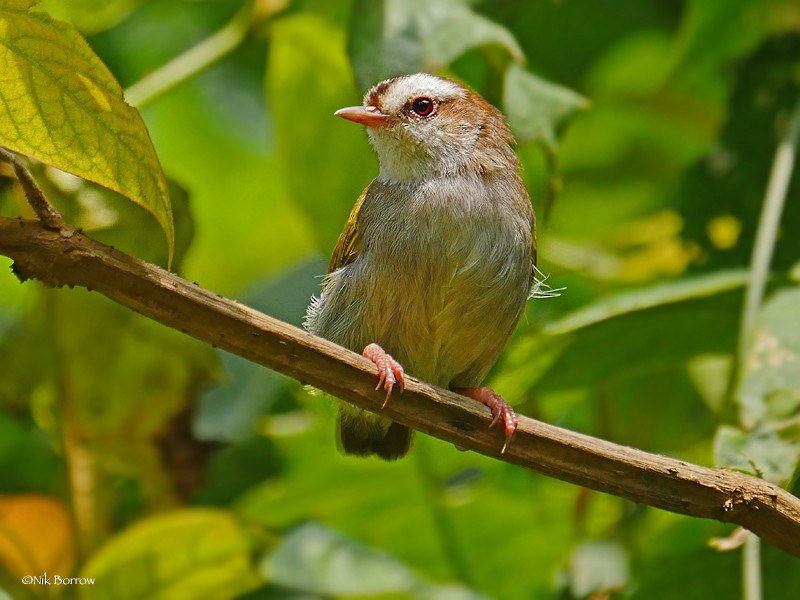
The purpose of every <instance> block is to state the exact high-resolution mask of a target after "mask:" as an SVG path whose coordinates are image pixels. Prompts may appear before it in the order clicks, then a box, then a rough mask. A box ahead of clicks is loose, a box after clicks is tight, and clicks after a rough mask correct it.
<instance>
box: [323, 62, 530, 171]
mask: <svg viewBox="0 0 800 600" xmlns="http://www.w3.org/2000/svg"><path fill="white" fill-rule="evenodd" d="M336 114H337V115H338V116H340V117H343V118H345V119H348V120H350V121H355V122H356V123H361V124H363V125H365V126H366V127H367V132H368V133H369V137H370V141H371V142H372V145H373V146H374V147H375V151H376V152H377V153H378V158H379V159H380V163H381V172H380V176H379V179H382V180H388V181H412V180H420V179H427V178H431V177H441V176H456V175H466V174H473V173H474V174H486V173H489V172H492V171H496V170H502V169H509V168H511V169H515V170H518V168H519V163H518V161H517V158H516V155H515V154H514V151H513V148H512V145H513V143H514V140H513V137H512V135H511V131H510V130H509V128H508V125H507V124H506V122H505V119H504V118H503V115H502V114H501V113H500V111H499V110H497V109H496V108H495V107H494V106H492V105H491V104H489V103H488V102H486V100H484V99H483V98H481V97H480V96H479V95H478V94H476V93H475V92H473V91H472V90H470V89H469V88H467V87H465V86H463V85H461V84H460V83H456V82H455V81H451V80H449V79H445V78H443V77H437V76H435V75H429V74H427V73H416V74H414V75H404V76H402V77H395V78H394V79H387V80H386V81H382V82H381V83H379V84H377V85H376V86H374V87H373V88H372V89H371V90H369V91H368V92H367V93H366V95H365V96H364V104H363V105H362V106H351V107H348V108H342V109H340V110H338V111H336Z"/></svg>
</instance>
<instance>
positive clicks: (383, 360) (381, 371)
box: [361, 343, 406, 408]
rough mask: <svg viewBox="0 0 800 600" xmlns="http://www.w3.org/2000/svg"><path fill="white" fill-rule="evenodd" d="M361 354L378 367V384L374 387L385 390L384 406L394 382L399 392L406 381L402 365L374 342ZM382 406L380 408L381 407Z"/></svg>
mask: <svg viewBox="0 0 800 600" xmlns="http://www.w3.org/2000/svg"><path fill="white" fill-rule="evenodd" d="M361 354H363V355H364V356H366V357H367V358H368V359H370V360H371V361H372V362H374V363H375V366H376V367H378V385H377V386H376V387H375V389H376V390H377V389H380V388H381V386H383V389H385V390H386V400H384V401H383V406H386V404H387V403H388V402H389V397H390V396H391V395H392V388H393V387H394V384H395V383H396V384H398V385H399V386H400V391H401V392H402V391H403V388H404V387H405V383H406V382H405V379H404V378H403V375H404V373H405V371H404V370H403V365H401V364H400V363H399V362H397V361H396V360H395V359H393V358H392V357H391V356H389V355H388V354H387V353H386V351H385V350H384V349H383V348H381V347H380V346H378V344H375V343H372V344H369V345H368V346H367V347H366V348H364V351H363V352H362V353H361ZM383 406H382V407H381V408H383Z"/></svg>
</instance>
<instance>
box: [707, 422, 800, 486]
mask: <svg viewBox="0 0 800 600" xmlns="http://www.w3.org/2000/svg"><path fill="white" fill-rule="evenodd" d="M798 458H800V444H798V443H797V442H793V441H790V440H784V439H781V438H780V437H779V435H778V434H777V433H776V432H774V431H770V430H767V429H764V428H760V429H756V430H754V431H742V430H741V429H738V428H736V427H730V426H728V425H722V426H721V427H720V428H719V429H718V430H717V434H716V436H715V437H714V460H715V462H716V464H717V466H720V467H729V468H731V469H737V470H739V471H744V472H745V473H750V474H752V475H756V476H758V477H762V478H764V479H766V480H767V481H771V482H773V483H778V484H780V483H784V482H786V481H787V480H788V479H789V478H790V477H791V476H792V473H793V472H794V468H795V465H796V464H797V460H798Z"/></svg>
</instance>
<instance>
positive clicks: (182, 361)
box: [0, 0, 800, 600]
mask: <svg viewBox="0 0 800 600" xmlns="http://www.w3.org/2000/svg"><path fill="white" fill-rule="evenodd" d="M37 10H43V11H47V12H49V13H50V14H52V15H54V16H56V17H57V18H60V19H63V20H66V21H69V22H71V23H73V24H74V25H75V26H76V27H77V28H78V29H79V30H80V31H81V32H82V33H83V34H84V35H85V36H86V38H87V39H88V41H89V43H90V45H91V47H92V48H93V49H94V50H95V52H97V54H98V55H99V56H100V57H101V58H102V60H103V61H104V62H105V63H106V64H107V65H108V67H109V68H110V69H111V71H112V72H113V73H114V75H115V76H116V77H117V79H118V80H119V81H120V83H121V84H122V85H123V86H124V87H128V86H134V87H132V88H129V89H130V91H131V96H129V99H131V100H132V101H133V99H132V96H135V99H136V101H137V102H136V103H138V104H139V106H140V108H141V111H142V114H143V116H144V118H145V121H146V123H147V125H148V128H149V130H150V134H151V136H152V138H153V141H154V143H155V146H156V149H157V151H158V154H159V157H160V159H161V162H162V166H163V168H164V171H165V173H166V175H167V177H168V178H169V179H170V181H171V184H170V185H171V196H172V202H173V210H174V213H175V222H176V231H177V240H176V260H175V263H174V265H173V266H174V267H175V268H176V269H177V270H178V271H179V272H180V273H181V274H183V275H184V276H186V277H187V278H189V279H191V280H192V281H196V282H198V283H199V284H200V285H202V286H204V287H206V288H209V289H212V290H215V291H217V292H219V293H221V294H225V295H227V296H231V297H234V298H236V299H239V300H241V301H242V302H244V303H246V304H249V305H251V306H253V307H255V308H257V309H260V310H263V311H265V312H267V313H269V314H271V315H274V316H277V317H279V318H281V319H284V320H286V321H289V322H291V323H295V324H300V323H301V321H302V318H303V315H304V310H305V307H306V305H307V303H308V301H309V298H310V296H311V295H312V294H313V293H315V292H316V291H317V290H318V288H319V284H320V275H322V274H323V273H324V271H325V265H326V263H327V256H328V255H329V253H330V251H331V249H332V247H333V243H334V241H335V239H336V236H337V235H338V233H339V231H340V228H341V226H342V224H343V223H344V220H345V218H346V216H347V214H348V212H349V210H350V208H351V206H352V203H353V202H354V201H355V199H356V198H357V196H358V195H359V193H360V192H361V190H362V189H363V188H364V187H365V186H366V185H367V184H368V183H369V181H370V180H371V179H372V178H373V177H374V176H375V175H376V173H377V161H376V159H375V157H374V155H373V154H372V153H371V150H370V148H369V146H368V143H367V140H366V136H365V135H364V132H363V131H361V130H360V128H358V127H356V126H354V125H353V124H350V123H347V122H345V121H343V120H340V119H335V118H334V117H333V116H332V113H333V112H334V110H336V109H337V108H340V107H342V106H348V105H352V104H356V103H358V102H359V101H360V97H361V94H363V92H364V91H365V89H366V88H367V87H369V86H370V85H372V84H373V83H375V82H377V81H378V80H380V79H382V78H384V77H387V76H390V75H395V74H398V73H402V72H409V71H416V70H428V71H433V72H436V73H439V74H443V75H447V76H451V77H455V78H457V79H460V80H462V81H465V82H466V83H468V84H469V85H470V86H472V87H473V88H475V89H476V90H477V91H479V92H480V93H481V94H482V95H484V96H485V97H486V98H487V99H489V100H490V101H492V102H493V103H495V104H497V105H498V106H500V107H501V108H503V110H504V111H505V112H506V114H507V115H508V116H509V119H510V121H511V123H512V126H513V128H514V130H515V133H516V135H517V137H518V140H519V141H520V146H519V155H520V157H521V159H522V162H523V166H524V173H523V175H524V178H525V180H526V183H527V185H528V186H529V189H530V190H531V193H532V196H533V202H534V205H535V208H536V210H537V212H538V214H539V220H540V223H539V235H540V250H541V253H540V256H541V262H540V268H541V270H542V271H543V273H545V274H546V275H548V277H549V279H548V280H547V282H548V284H550V285H551V286H552V287H553V288H564V289H563V290H562V292H561V295H560V296H559V297H558V298H551V299H536V300H532V301H531V302H529V305H528V310H527V315H526V318H525V319H523V322H522V323H521V325H520V327H519V328H518V331H517V332H516V334H515V336H514V338H513V340H512V342H511V343H510V345H509V347H508V349H507V350H506V352H505V354H504V357H503V359H501V362H500V364H499V365H498V366H497V367H496V369H495V370H494V371H493V373H492V375H491V381H490V382H489V383H490V384H491V385H493V386H494V388H495V389H496V390H497V391H498V392H500V393H501V394H503V395H504V397H505V398H506V399H508V400H509V401H511V402H512V403H514V404H516V406H517V409H518V410H519V411H520V412H521V413H524V414H527V415H530V416H533V417H536V418H541V419H544V420H546V421H548V422H550V423H555V424H558V425H560V426H563V427H567V428H570V429H573V430H577V431H582V432H586V433H589V434H592V435H596V436H600V437H602V438H605V439H609V440H613V441H616V442H619V443H622V444H628V445H632V446H636V447H639V448H642V449H645V450H647V451H651V452H658V453H664V454H669V455H671V456H676V457H679V458H682V459H685V460H687V461H692V462H696V463H699V464H703V465H724V466H729V467H733V468H739V469H742V470H745V471H748V472H752V473H754V474H756V475H758V476H762V477H767V478H769V479H771V480H773V481H776V482H779V483H781V484H783V485H785V486H788V487H789V489H790V490H793V491H794V493H797V492H798V486H797V485H796V482H795V481H796V478H793V473H794V470H795V467H796V465H797V462H798V455H799V454H800V450H799V447H800V362H798V361H796V360H794V359H795V358H797V356H798V354H800V318H798V317H800V290H798V288H797V282H798V279H800V262H798V261H799V260H800V243H799V242H798V239H799V238H798V235H797V233H796V232H797V231H798V229H800V183H798V181H800V178H798V177H795V179H794V182H793V183H792V185H791V187H790V189H789V192H788V196H787V204H786V209H785V212H784V215H783V220H782V225H781V228H780V231H779V235H778V237H777V239H776V240H775V243H774V250H775V255H774V259H773V263H772V267H773V276H772V278H771V279H770V285H769V288H768V295H767V298H766V302H765V304H764V307H763V310H762V311H761V312H760V314H759V317H758V325H757V329H756V331H755V333H754V334H753V336H752V338H753V340H752V341H753V345H752V347H751V349H750V350H749V351H748V354H747V356H748V360H747V361H744V362H743V363H740V364H739V367H738V368H737V366H736V365H737V358H736V356H737V344H738V343H739V338H740V320H741V311H742V297H743V291H744V286H745V284H746V281H747V277H748V271H747V269H748V263H749V260H750V255H751V252H752V248H753V243H754V236H755V231H756V226H757V223H758V220H759V213H760V210H761V205H762V202H763V198H764V193H765V189H766V187H767V182H768V179H769V174H770V168H771V163H772V160H773V156H774V152H775V148H776V146H777V144H778V141H779V139H780V136H781V135H782V134H783V132H784V131H785V129H786V127H787V122H788V120H789V118H790V114H791V111H792V109H793V106H794V105H795V103H796V102H797V101H798V98H800V4H798V3H797V2H796V1H792V0H755V1H753V0H725V1H720V2H709V1H708V0H683V1H674V0H638V1H635V2H633V1H629V2H618V1H612V0H527V1H525V0H493V1H490V0H477V1H473V2H467V1H465V0H427V1H422V0H292V1H289V0H259V1H257V2H248V3H246V4H244V5H241V3H239V2H230V1H223V0H110V1H107V2H94V1H93V0H46V1H45V2H43V3H42V4H41V5H40V7H38V8H37ZM220 30H222V31H223V32H227V33H226V35H227V37H225V36H218V37H212V36H214V34H215V32H218V31H220ZM198 44H199V45H200V47H199V48H200V49H199V50H198V52H197V54H196V56H195V59H197V60H196V62H198V61H199V64H201V65H204V61H206V62H208V63H209V64H208V65H204V66H207V68H203V69H200V70H199V72H198V73H197V74H194V73H192V72H191V67H190V66H188V63H181V64H179V65H178V68H177V71H176V72H177V73H178V75H179V76H174V75H171V76H168V77H167V79H169V78H170V77H172V83H173V84H174V85H171V86H168V87H167V88H166V89H164V90H163V93H160V94H158V95H153V96H148V95H147V94H145V93H143V92H142V88H141V87H138V89H137V86H139V84H138V83H137V82H141V81H142V78H144V77H146V76H152V75H153V74H154V73H159V70H160V68H161V67H162V66H163V65H165V64H166V63H168V62H169V61H170V60H171V59H173V58H174V57H176V56H178V55H181V54H182V53H183V52H185V51H187V50H188V49H190V48H197V47H198V46H197V45H198ZM226 44H227V45H226ZM215 53H218V54H219V57H218V59H217V58H213V59H210V58H209V57H213V56H215ZM198 57H199V58H198ZM184 79H185V80H184ZM135 84H136V85H135ZM134 90H135V92H134ZM37 174H38V176H39V180H40V181H41V182H42V185H43V187H45V189H46V190H47V192H48V195H49V197H50V198H51V199H52V200H53V202H55V203H56V204H57V205H58V206H59V208H60V209H61V210H62V211H63V212H64V213H65V215H67V217H68V219H69V220H70V222H72V223H73V224H75V225H78V226H82V227H83V228H84V229H85V230H86V231H87V232H89V233H90V235H92V236H94V237H96V238H98V239H101V240H103V241H106V242H108V243H112V244H114V245H116V246H117V247H120V248H122V249H124V250H126V251H128V252H130V253H132V254H135V255H137V256H140V257H143V258H145V259H148V260H152V261H156V262H160V263H161V264H164V263H165V259H166V251H167V250H166V244H164V243H163V236H162V235H161V233H160V232H159V230H158V226H157V225H156V223H155V221H153V219H152V218H151V217H150V216H149V215H147V213H146V212H145V211H143V210H142V209H140V208H139V207H137V206H135V205H133V204H131V203H128V202H126V201H124V200H122V199H120V198H118V197H114V196H113V194H111V193H110V192H107V191H105V190H103V189H101V188H98V187H96V186H91V185H89V184H86V183H83V182H81V181H78V180H75V179H74V178H70V177H69V176H65V175H64V174H61V173H56V172H53V171H52V170H49V169H44V168H40V169H38V170H37ZM20 212H22V214H26V213H25V207H24V205H23V203H22V202H21V200H20V196H19V193H18V190H16V188H15V186H14V184H13V180H12V179H11V177H10V173H8V172H7V171H0V213H2V214H4V215H10V216H16V215H18V214H20ZM8 266H10V261H9V260H8V259H6V258H4V257H0V267H1V268H0V357H1V358H2V361H3V364H4V369H3V371H4V372H3V375H2V377H0V572H1V573H2V575H0V586H2V589H3V590H5V591H0V597H8V598H23V599H27V598H45V597H47V598H51V597H53V598H54V597H65V598H72V597H77V598H82V599H83V598H86V599H94V598H110V599H115V600H117V599H126V598H131V599H132V598H179V599H181V598H214V599H216V598H219V599H223V598H242V599H248V600H262V599H270V600H273V599H275V600H277V599H293V600H301V599H302V600H312V599H321V598H347V599H349V598H371V599H377V598H387V599H388V598H391V599H401V598H415V599H416V598H425V599H447V600H461V599H474V598H510V599H513V598H559V599H569V598H595V599H600V598H612V597H613V598H647V599H660V598H664V599H668V598H678V597H680V598H683V599H687V600H688V599H705V598H709V597H715V598H733V597H739V595H740V594H741V583H740V578H741V566H740V563H741V557H740V552H738V551H733V552H720V551H718V550H716V549H714V548H712V547H710V546H709V540H710V539H712V538H720V537H721V538H724V537H727V536H729V535H730V534H731V533H732V532H733V528H732V527H731V526H728V525H724V524H720V523H716V522H711V521H704V520H698V519H692V518H688V517H683V516H678V515H673V514H668V513H664V512H661V511H658V510H655V509H650V508H648V507H644V506H638V505H635V504H633V503H630V502H627V501H624V500H621V499H618V498H615V497H611V496H606V495H603V494H599V493H594V492H590V491H587V490H583V489H579V488H576V487H574V486H571V485H567V484H565V483H561V482H559V481H556V480H552V479H549V478H547V477H544V476H540V475H538V474H535V473H532V472H528V471H525V470H522V469H520V468H517V467H513V466H510V465H506V464H503V463H500V462H497V461H494V460H491V459H488V458H485V457H482V456H479V455H476V454H473V453H468V452H467V453H465V452H459V451H457V450H456V449H455V448H453V447H452V446H450V445H448V444H445V443H443V442H440V441H438V440H435V439H431V438H428V437H425V436H419V437H418V439H417V442H416V446H415V448H414V450H413V452H412V454H411V455H410V456H409V457H408V458H407V459H405V460H402V461H399V462H397V463H392V464H388V463H384V462H380V461H377V460H356V459H351V458H345V457H343V456H341V455H339V454H338V453H337V452H336V450H335V444H334V440H333V421H334V414H333V409H332V407H331V406H330V405H329V404H328V402H327V401H326V400H324V399H322V398H321V397H316V396H310V395H308V394H307V393H306V391H305V390H304V389H303V388H302V386H301V385H300V384H299V383H297V382H295V381H292V380H287V379H286V378H284V377H282V376H279V375H277V374H275V373H273V372H270V371H268V370H266V369H263V368H261V367H257V366H255V365H252V364H249V363H247V362H245V361H243V360H240V359H238V358H237V357H234V356H231V355H228V354H225V353H223V352H219V351H215V350H213V349H211V348H209V347H205V346H203V345H202V344H200V343H199V342H196V341H194V340H192V339H189V338H187V337H185V336H182V335H181V334H179V333H177V332H175V331H171V330H167V329H166V328H164V327H162V326H160V325H157V324H154V323H152V322H149V321H147V320H145V319H143V318H141V317H139V316H138V315H136V314H131V313H130V312H128V311H126V310H125V309H122V308H120V307H118V306H116V305H114V304H113V303H111V302H110V301H108V300H106V299H105V298H102V297H100V296H98V295H97V294H93V293H91V292H87V291H85V290H77V289H76V290H47V289H43V288H42V287H41V286H39V285H37V284H35V283H27V284H25V285H20V284H19V282H18V281H17V280H16V279H15V278H14V277H13V275H12V274H11V273H10V270H9V269H8ZM776 356H777V357H778V358H776ZM781 357H782V358H781ZM401 400H402V398H401ZM761 563H762V566H763V592H764V597H765V598H792V597H798V596H800V563H798V561H797V560H796V559H795V558H793V557H790V556H788V555H786V554H784V553H782V552H780V551H778V550H776V549H774V548H771V547H763V548H762V555H761ZM45 571H46V572H47V573H51V574H52V573H62V574H63V575H64V576H68V575H72V576H84V577H95V578H96V583H95V584H94V585H83V586H80V585H75V586H62V587H55V588H54V587H47V586H22V585H20V578H21V577H22V576H23V575H38V574H41V573H44V572H45Z"/></svg>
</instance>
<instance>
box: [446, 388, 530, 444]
mask: <svg viewBox="0 0 800 600" xmlns="http://www.w3.org/2000/svg"><path fill="white" fill-rule="evenodd" d="M453 391H454V392H456V393H457V394H461V395H462V396H466V397H467V398H472V399H473V400H477V401H478V402H480V403H481V404H485V405H486V406H488V407H489V408H490V409H491V411H492V417H493V418H492V422H491V423H490V424H489V427H491V426H492V425H494V424H495V423H497V422H498V421H503V428H504V429H505V432H506V442H505V444H503V449H502V450H501V451H500V453H501V454H503V453H504V452H505V451H506V448H508V445H509V444H510V443H511V440H512V439H514V434H515V433H516V432H517V413H515V412H514V409H513V408H511V405H510V404H509V403H508V402H506V401H505V400H503V399H502V398H501V397H500V395H499V394H497V393H495V391H494V390H493V389H492V388H488V387H479V388H453Z"/></svg>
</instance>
